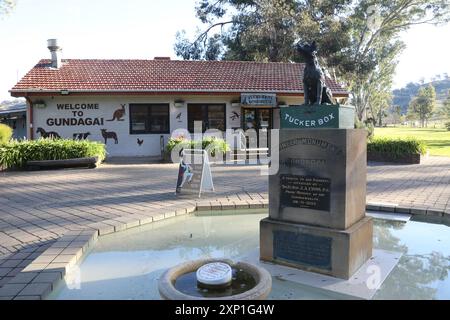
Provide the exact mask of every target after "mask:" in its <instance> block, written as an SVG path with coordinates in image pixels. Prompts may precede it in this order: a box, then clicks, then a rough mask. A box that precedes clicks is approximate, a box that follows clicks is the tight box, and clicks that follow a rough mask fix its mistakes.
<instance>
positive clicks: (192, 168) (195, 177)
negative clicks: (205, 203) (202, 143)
mask: <svg viewBox="0 0 450 320" xmlns="http://www.w3.org/2000/svg"><path fill="white" fill-rule="evenodd" d="M202 192H214V184H213V180H212V174H211V167H210V164H209V158H208V153H207V152H206V151H205V150H201V149H184V150H183V151H182V153H181V159H180V167H179V169H178V180H177V188H176V194H183V193H191V194H192V193H198V197H199V198H200V195H201V193H202Z"/></svg>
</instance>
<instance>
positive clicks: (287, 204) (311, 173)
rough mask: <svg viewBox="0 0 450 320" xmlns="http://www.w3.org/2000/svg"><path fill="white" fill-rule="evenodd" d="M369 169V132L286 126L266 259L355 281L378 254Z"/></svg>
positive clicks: (272, 191) (272, 181)
mask: <svg viewBox="0 0 450 320" xmlns="http://www.w3.org/2000/svg"><path fill="white" fill-rule="evenodd" d="M366 172H367V158H366V132H365V130H361V129H281V130H280V143H279V171H278V174H276V175H272V176H270V177H269V218H267V219H264V220H262V221H261V231H260V237H261V239H260V244H261V246H260V247H261V252H260V256H261V259H262V260H266V261H271V262H275V263H280V264H285V265H288V266H292V267H296V268H300V269H304V270H309V271H314V272H319V273H323V274H327V275H331V276H334V277H339V278H345V279H348V278H349V277H350V276H351V275H352V274H353V273H354V272H356V271H357V270H358V268H359V267H360V266H361V265H363V264H364V263H365V262H366V261H367V260H368V259H369V258H370V257H371V254H372V229H373V226H372V221H371V218H369V217H365V205H366Z"/></svg>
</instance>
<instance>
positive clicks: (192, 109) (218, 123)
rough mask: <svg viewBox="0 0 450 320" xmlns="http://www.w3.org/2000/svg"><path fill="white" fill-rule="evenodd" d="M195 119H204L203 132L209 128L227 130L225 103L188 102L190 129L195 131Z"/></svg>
mask: <svg viewBox="0 0 450 320" xmlns="http://www.w3.org/2000/svg"><path fill="white" fill-rule="evenodd" d="M194 121H202V123H203V132H205V131H206V130H208V129H217V130H220V131H225V128H226V124H225V105H224V104H188V130H189V132H191V133H193V132H194Z"/></svg>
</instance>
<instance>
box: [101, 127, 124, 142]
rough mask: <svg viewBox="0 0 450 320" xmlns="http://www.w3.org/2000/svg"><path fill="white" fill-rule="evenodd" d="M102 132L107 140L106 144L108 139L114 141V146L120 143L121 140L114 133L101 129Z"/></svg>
mask: <svg viewBox="0 0 450 320" xmlns="http://www.w3.org/2000/svg"><path fill="white" fill-rule="evenodd" d="M100 130H101V132H102V137H103V139H105V144H107V142H108V139H113V140H114V144H118V143H119V139H117V134H116V133H115V132H114V131H107V130H106V129H100Z"/></svg>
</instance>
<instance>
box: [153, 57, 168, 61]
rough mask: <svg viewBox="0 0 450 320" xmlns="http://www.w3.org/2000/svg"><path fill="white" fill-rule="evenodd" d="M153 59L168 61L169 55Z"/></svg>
mask: <svg viewBox="0 0 450 320" xmlns="http://www.w3.org/2000/svg"><path fill="white" fill-rule="evenodd" d="M154 60H159V61H161V60H162V61H170V57H155V58H154Z"/></svg>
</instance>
